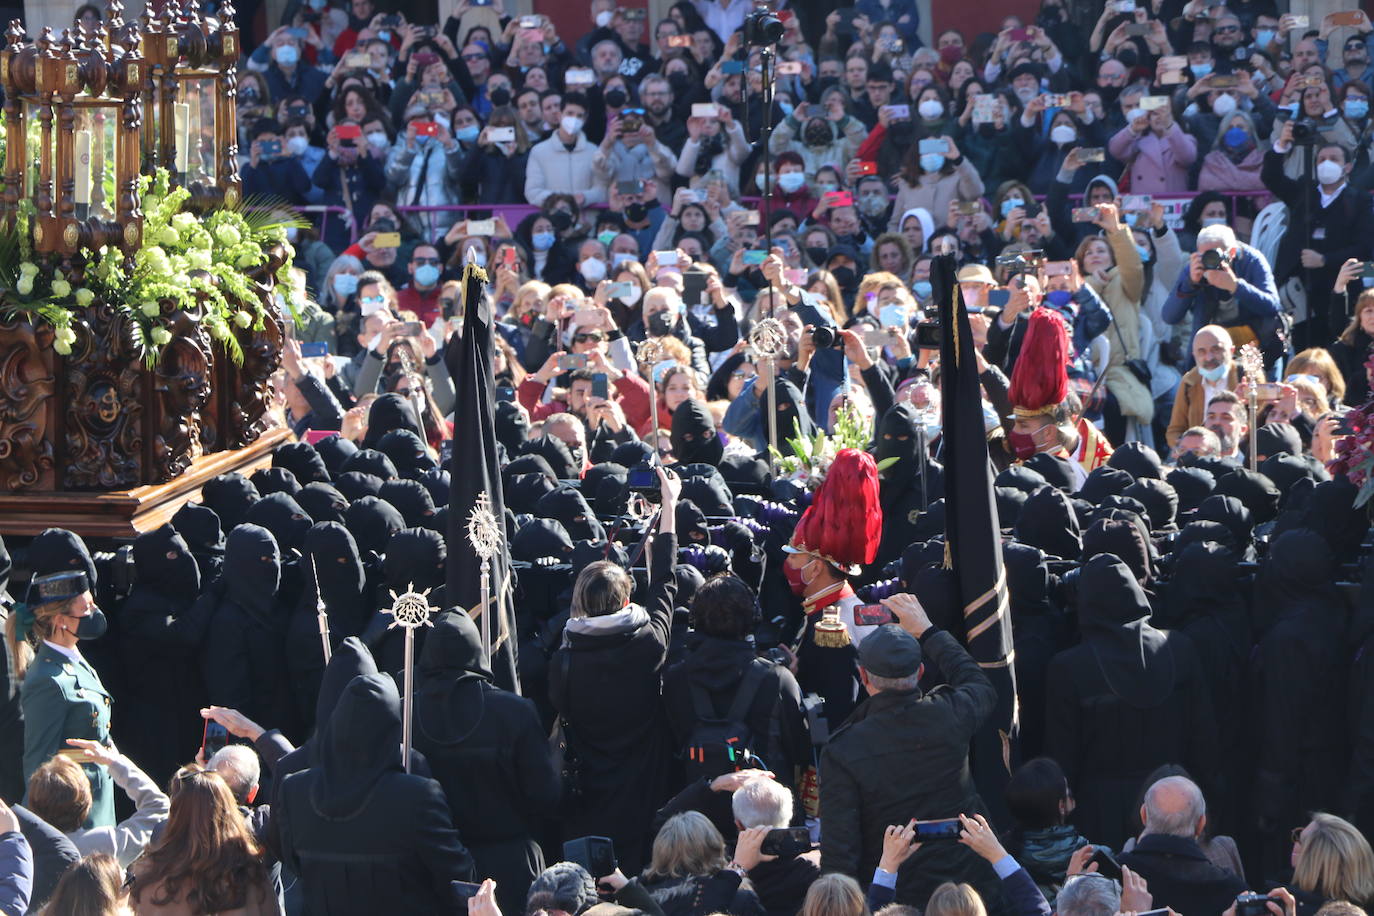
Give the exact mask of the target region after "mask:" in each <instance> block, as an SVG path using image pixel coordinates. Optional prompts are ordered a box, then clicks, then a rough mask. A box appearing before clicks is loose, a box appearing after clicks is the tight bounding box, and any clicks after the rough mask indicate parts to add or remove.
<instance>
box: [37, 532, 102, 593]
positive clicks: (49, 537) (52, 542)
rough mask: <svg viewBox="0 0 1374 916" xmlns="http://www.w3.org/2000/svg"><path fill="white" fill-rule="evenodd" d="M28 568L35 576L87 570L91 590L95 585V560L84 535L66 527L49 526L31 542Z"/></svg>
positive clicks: (87, 579)
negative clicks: (82, 536) (84, 539)
mask: <svg viewBox="0 0 1374 916" xmlns="http://www.w3.org/2000/svg"><path fill="white" fill-rule="evenodd" d="M27 558H28V564H29V570H30V572H31V573H32V574H33V575H34V576H46V575H49V574H50V573H59V572H74V571H79V572H84V573H85V574H86V581H87V582H89V583H90V584H91V590H92V591H94V590H95V587H96V575H95V560H93V559H91V552H90V551H89V550H88V549H87V548H86V542H85V541H83V540H81V536H80V535H78V534H76V533H75V532H72V531H68V530H67V529H66V528H48V529H45V530H44V531H43V532H41V533H40V534H39V535H38V537H36V538H34V539H33V540H32V541H30V542H29V550H28V554H27Z"/></svg>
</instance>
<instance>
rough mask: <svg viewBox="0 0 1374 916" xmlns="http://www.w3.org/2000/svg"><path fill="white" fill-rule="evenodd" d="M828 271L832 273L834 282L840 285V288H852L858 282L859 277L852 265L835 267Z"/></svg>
mask: <svg viewBox="0 0 1374 916" xmlns="http://www.w3.org/2000/svg"><path fill="white" fill-rule="evenodd" d="M830 273H831V274H832V275H834V277H835V282H836V283H838V284H839V285H840V289H852V288H853V287H854V286H856V285H857V284H858V282H859V278H858V276H857V275H856V274H855V273H854V268H852V267H836V268H835V269H834V270H832V271H830Z"/></svg>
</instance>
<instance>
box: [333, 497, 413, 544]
mask: <svg viewBox="0 0 1374 916" xmlns="http://www.w3.org/2000/svg"><path fill="white" fill-rule="evenodd" d="M344 525H345V526H346V527H347V528H348V531H349V533H350V534H352V535H353V540H354V541H356V542H357V544H358V550H359V551H360V552H361V553H362V554H363V556H364V557H366V556H367V554H368V552H369V551H371V552H372V553H375V554H377V555H378V556H381V555H382V554H384V553H386V545H387V542H388V541H390V540H391V536H392V535H393V534H395V533H396V532H397V531H400V530H401V529H402V528H404V527H405V526H406V522H405V519H404V518H402V517H401V513H400V512H397V511H396V509H395V507H393V506H392V505H391V503H389V502H387V501H386V500H383V499H378V498H377V497H375V496H364V497H362V498H361V499H356V500H354V501H353V502H351V503H349V505H348V512H347V513H345V514H344Z"/></svg>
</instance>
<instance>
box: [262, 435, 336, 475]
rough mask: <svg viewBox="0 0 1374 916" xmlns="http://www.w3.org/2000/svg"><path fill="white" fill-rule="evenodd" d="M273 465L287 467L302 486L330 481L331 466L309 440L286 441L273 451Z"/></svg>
mask: <svg viewBox="0 0 1374 916" xmlns="http://www.w3.org/2000/svg"><path fill="white" fill-rule="evenodd" d="M272 467H274V468H286V469H287V470H288V471H290V472H291V473H292V474H294V475H296V480H297V481H299V482H300V484H301V486H305V485H306V484H308V483H316V482H319V483H329V468H328V466H327V465H326V464H325V463H324V458H322V457H321V456H320V453H319V452H318V451H317V450H316V448H315V446H313V445H311V444H310V443H309V442H286V443H283V444H282V445H279V446H277V450H276V451H274V452H273V453H272Z"/></svg>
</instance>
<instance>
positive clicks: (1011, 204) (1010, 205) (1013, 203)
mask: <svg viewBox="0 0 1374 916" xmlns="http://www.w3.org/2000/svg"><path fill="white" fill-rule="evenodd" d="M1025 205H1026V202H1025V201H1024V200H1022V199H1021V198H1019V197H1008V198H1007V199H1006V200H1004V201H1002V215H1003V216H1006V215H1008V214H1009V213H1011V211H1013V210H1015V209H1016V208H1017V207H1024V206H1025Z"/></svg>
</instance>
